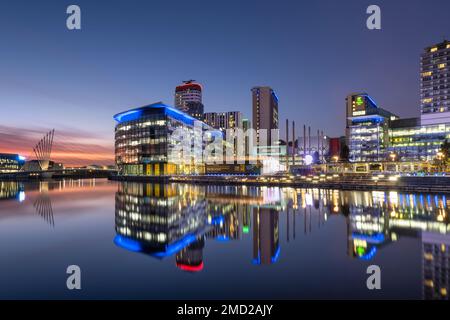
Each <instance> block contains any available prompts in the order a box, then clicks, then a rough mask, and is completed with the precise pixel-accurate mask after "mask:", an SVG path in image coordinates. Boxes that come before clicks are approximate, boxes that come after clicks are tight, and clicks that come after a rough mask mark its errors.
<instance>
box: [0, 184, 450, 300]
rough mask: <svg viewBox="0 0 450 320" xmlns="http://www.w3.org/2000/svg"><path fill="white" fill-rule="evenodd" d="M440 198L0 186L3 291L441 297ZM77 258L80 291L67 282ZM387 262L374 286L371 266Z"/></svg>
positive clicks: (444, 210)
mask: <svg viewBox="0 0 450 320" xmlns="http://www.w3.org/2000/svg"><path fill="white" fill-rule="evenodd" d="M449 205H450V201H449V202H448V201H447V199H446V196H445V195H434V194H433V195H431V194H404V193H397V192H359V191H354V192H348V191H337V190H319V189H293V188H264V187H263V188H257V187H232V186H229V187H225V186H191V185H173V184H171V185H162V184H141V183H116V182H109V181H106V180H84V181H66V182H41V183H35V184H17V183H2V182H0V261H1V262H0V271H1V272H0V284H1V285H0V298H63V299H71V298H83V299H84V298H86V299H88V298H107V299H108V298H138V299H140V298H160V299H165V298H180V299H211V298H212V299H214V298H233V299H240V298H255V299H261V298H275V299H277V298H288V299H290V298H340V299H343V298H371V299H372V298H373V299H379V298H401V299H436V298H448V294H447V295H446V290H449V277H450V271H449V265H450V261H449V257H450V255H449V249H450V227H449V224H448V223H449V218H448V215H449V209H448V206H449ZM72 264H75V265H78V266H80V268H81V273H82V290H80V291H76V290H74V291H69V290H67V288H66V279H67V276H68V275H67V274H66V268H67V266H69V265H72ZM371 264H376V265H379V266H380V267H381V271H382V274H381V286H382V289H381V290H368V289H367V287H366V279H367V277H368V275H367V274H366V269H367V267H368V266H369V265H371Z"/></svg>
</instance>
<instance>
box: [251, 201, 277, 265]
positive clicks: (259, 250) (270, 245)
mask: <svg viewBox="0 0 450 320" xmlns="http://www.w3.org/2000/svg"><path fill="white" fill-rule="evenodd" d="M253 221H254V226H253V263H254V264H260V265H268V264H272V263H275V262H276V261H277V260H278V257H279V255H280V235H279V221H278V212H277V211H276V210H275V209H272V208H263V207H257V208H253Z"/></svg>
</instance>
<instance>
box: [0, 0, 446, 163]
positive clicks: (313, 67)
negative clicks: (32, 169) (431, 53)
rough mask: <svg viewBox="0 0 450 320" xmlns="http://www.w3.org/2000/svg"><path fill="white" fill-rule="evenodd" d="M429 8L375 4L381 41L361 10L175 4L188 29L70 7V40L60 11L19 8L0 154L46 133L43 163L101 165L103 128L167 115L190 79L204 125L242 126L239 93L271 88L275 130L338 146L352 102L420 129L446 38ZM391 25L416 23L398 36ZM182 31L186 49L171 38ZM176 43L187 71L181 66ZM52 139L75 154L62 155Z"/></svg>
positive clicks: (1, 23) (6, 69) (12, 28)
mask: <svg viewBox="0 0 450 320" xmlns="http://www.w3.org/2000/svg"><path fill="white" fill-rule="evenodd" d="M433 3H435V4H436V6H434V7H435V8H439V10H438V9H433V6H431V5H430V4H429V3H423V2H420V1H411V2H408V4H407V5H405V4H401V3H395V4H394V3H388V2H386V1H380V2H379V4H378V5H379V6H380V7H381V10H382V30H376V31H370V30H368V29H367V28H366V27H365V20H366V18H367V15H366V14H365V9H366V8H367V6H368V5H369V3H368V2H367V3H366V2H360V1H347V2H346V3H339V4H336V3H333V2H331V1H321V2H320V3H317V4H295V3H289V4H288V3H282V4H280V5H279V6H278V7H277V8H276V10H273V6H272V5H270V6H269V5H268V4H269V3H268V2H264V1H263V2H258V4H259V5H258V7H257V11H258V13H259V16H258V17H255V16H254V15H252V14H251V11H252V10H253V7H254V6H252V5H251V3H250V2H249V3H245V4H239V7H240V10H238V11H239V12H236V11H235V10H232V8H229V7H230V4H227V6H225V5H223V4H217V3H215V4H210V3H201V5H200V6H199V8H200V10H197V9H198V8H190V7H189V6H187V5H186V4H182V3H179V4H178V6H177V8H179V10H180V11H182V12H183V14H184V15H188V16H191V17H195V18H197V19H189V23H190V24H189V23H188V24H186V23H185V22H184V20H183V19H177V18H179V17H180V16H181V13H178V12H172V11H171V10H170V9H169V8H168V7H166V6H167V4H163V3H156V4H154V5H152V6H149V5H148V4H147V3H144V2H139V1H138V2H135V3H133V4H129V3H125V2H123V1H112V2H111V3H110V5H109V6H108V13H107V14H105V13H102V12H103V11H104V10H103V9H104V8H103V7H102V6H101V5H99V4H95V3H89V2H86V1H79V5H80V7H81V8H82V12H83V19H84V20H83V28H82V30H81V31H80V32H74V33H71V32H69V31H68V30H67V29H65V25H64V21H65V18H66V16H65V8H66V7H67V5H68V2H67V3H66V2H62V3H58V4H57V5H55V4H53V5H52V4H50V2H49V3H46V4H39V5H38V4H29V3H25V2H21V1H18V2H16V3H14V4H11V5H8V7H5V8H2V10H0V12H1V13H0V17H1V19H0V30H1V31H0V33H1V34H2V38H3V39H5V40H4V41H5V42H7V43H8V45H9V46H8V47H7V48H6V50H2V52H1V53H0V58H1V61H3V63H2V64H4V66H2V70H3V71H2V74H1V75H0V95H1V96H2V97H3V99H2V100H1V102H0V106H1V109H2V110H3V111H4V110H8V111H7V112H8V118H6V117H4V118H3V121H0V137H1V139H0V149H1V151H2V152H12V153H21V154H24V155H25V156H28V157H29V156H31V157H32V147H33V146H34V144H35V143H37V141H38V140H39V139H40V135H43V134H44V133H45V132H46V131H48V130H49V129H51V128H55V129H56V135H55V138H56V141H55V150H54V153H53V155H54V156H55V160H57V161H58V160H60V159H61V162H65V163H67V164H69V165H71V164H84V165H86V164H92V163H99V164H112V163H113V162H114V148H113V143H114V142H113V135H114V133H113V131H112V130H111V127H112V123H113V122H112V120H111V115H112V114H115V113H117V112H119V111H122V110H124V109H130V108H131V107H137V106H141V105H145V104H148V103H152V102H155V101H164V102H166V103H168V104H172V101H173V92H174V88H175V87H176V86H177V85H178V84H179V83H180V82H181V81H182V80H185V79H191V78H192V79H197V81H199V82H200V83H202V85H203V86H204V97H203V102H204V105H205V112H215V111H216V112H217V111H228V110H223V108H224V107H225V106H226V107H227V108H231V109H230V110H242V113H243V116H244V118H251V91H250V90H251V88H252V87H254V86H259V85H261V86H264V85H267V86H270V87H272V88H273V89H274V90H275V91H276V92H277V95H278V96H279V98H280V104H279V105H280V110H279V119H280V129H281V130H284V127H283V126H284V121H283V120H284V119H285V118H289V119H290V120H295V121H296V122H297V124H298V125H301V124H303V123H306V124H308V125H311V127H312V128H313V129H314V130H315V129H323V128H327V132H326V134H329V135H331V136H342V135H344V129H345V127H344V123H345V112H344V111H343V110H344V105H345V97H346V96H347V95H348V94H349V93H351V92H358V91H361V92H368V93H369V94H370V95H371V96H373V97H375V99H376V100H377V102H378V103H379V104H380V105H382V106H383V107H384V106H386V108H387V109H389V110H391V111H392V112H394V113H396V114H398V115H399V116H400V117H402V118H403V117H413V116H418V115H419V112H420V111H419V110H420V108H419V107H420V97H419V74H420V55H421V53H422V52H423V49H424V48H425V47H427V46H429V45H432V44H434V43H437V42H440V41H442V38H443V36H447V38H448V34H445V33H446V32H448V30H450V22H449V21H448V19H445V13H446V12H447V11H448V10H445V8H446V7H448V6H449V4H448V3H445V2H444V1H433ZM172 5H173V4H172ZM231 7H232V6H231ZM405 8H406V9H408V10H406V11H405ZM214 13H215V15H214ZM218 13H220V15H219V16H218V17H217V14H218ZM145 14H148V15H150V16H151V19H144V16H145ZM167 15H169V16H170V18H172V19H169V20H167V19H166V17H167ZM400 15H401V16H403V15H404V16H405V18H406V17H408V18H409V19H408V20H410V19H411V20H412V21H426V22H427V23H426V24H422V23H411V24H406V23H404V22H403V21H406V19H398V17H399V16H400ZM210 16H216V18H215V19H214V20H212V19H211V18H209V17H210ZM19 17H20V18H19ZM205 17H206V18H205ZM231 19H233V24H230V21H231ZM192 20H193V21H192ZM167 21H170V23H163V22H167ZM249 25H250V26H249ZM207 27H208V28H207ZM311 27H314V32H311V31H309V30H311ZM186 29H189V34H195V35H196V37H194V38H191V37H183V36H182V35H183V33H182V32H180V30H181V31H185V30H186ZM339 30H341V31H342V33H341V32H339ZM336 31H337V32H336ZM103 35H104V36H103ZM218 35H219V36H218ZM211 36H213V38H212V39H211ZM327 37H329V38H327ZM174 39H178V40H179V41H178V42H177V41H174ZM201 39H208V41H201ZM324 39H326V41H325V40H324ZM144 40H145V41H144ZM261 41H267V42H270V43H271V44H272V46H266V45H261ZM172 42H173V43H172ZM179 42H181V44H182V45H183V49H182V50H181V51H182V54H183V56H189V57H190V59H188V60H183V59H179V54H180V49H179V48H178V47H177V46H179V45H180V43H179ZM190 44H193V45H194V46H191V47H190V46H189V45H190ZM194 47H195V48H194ZM191 48H192V49H191ZM330 53H332V54H333V53H336V54H337V55H338V57H339V59H334V58H333V56H330ZM6 61H7V62H8V63H7V64H6ZM318 97H319V98H320V99H318ZM311 106H312V107H311ZM324 113H326V114H328V115H329V116H327V117H325V118H324V117H322V115H323V114H324ZM337 119H338V120H339V121H337ZM58 133H59V134H60V137H61V141H65V142H70V143H72V144H73V145H74V146H76V147H74V148H73V149H72V150H69V149H66V150H64V148H67V145H66V146H63V147H61V146H60V145H61V144H62V143H61V144H59V143H58V140H57V139H58V138H57V137H58ZM61 148H62V150H61Z"/></svg>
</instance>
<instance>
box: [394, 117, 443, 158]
mask: <svg viewBox="0 0 450 320" xmlns="http://www.w3.org/2000/svg"><path fill="white" fill-rule="evenodd" d="M420 122H421V118H408V119H399V120H395V121H392V122H391V125H390V128H389V146H388V148H387V152H388V154H390V155H393V157H395V159H393V160H396V161H432V160H433V159H434V158H435V157H436V154H437V153H438V152H439V150H440V149H441V146H442V143H443V142H444V141H445V140H446V139H450V122H449V123H436V124H428V125H421V124H420Z"/></svg>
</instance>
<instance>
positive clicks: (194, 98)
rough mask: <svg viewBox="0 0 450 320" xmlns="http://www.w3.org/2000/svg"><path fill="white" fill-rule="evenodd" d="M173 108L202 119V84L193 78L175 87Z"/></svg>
mask: <svg viewBox="0 0 450 320" xmlns="http://www.w3.org/2000/svg"><path fill="white" fill-rule="evenodd" d="M175 108H177V109H178V110H180V111H182V112H183V113H187V114H188V115H190V116H191V117H194V118H196V119H198V120H203V109H204V107H203V104H202V86H201V85H200V84H199V83H196V82H194V80H188V81H184V82H183V84H182V85H179V86H177V87H176V88H175Z"/></svg>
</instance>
